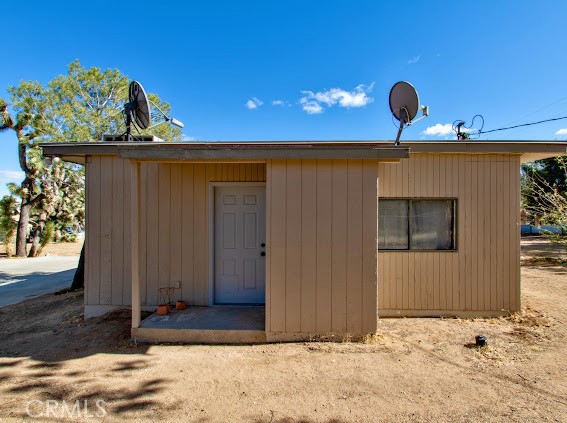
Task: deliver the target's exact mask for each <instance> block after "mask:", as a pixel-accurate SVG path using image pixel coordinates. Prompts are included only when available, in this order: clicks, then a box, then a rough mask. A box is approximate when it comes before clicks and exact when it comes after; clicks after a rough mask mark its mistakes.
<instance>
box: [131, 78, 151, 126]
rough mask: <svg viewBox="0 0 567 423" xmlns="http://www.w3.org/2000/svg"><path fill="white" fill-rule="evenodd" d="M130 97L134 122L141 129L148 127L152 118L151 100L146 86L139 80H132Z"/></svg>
mask: <svg viewBox="0 0 567 423" xmlns="http://www.w3.org/2000/svg"><path fill="white" fill-rule="evenodd" d="M128 99H129V100H130V103H129V104H130V112H131V113H132V117H133V118H134V122H136V125H137V126H138V127H139V128H140V129H147V128H148V127H149V126H150V125H151V124H152V120H151V117H150V102H149V101H148V96H147V95H146V91H144V87H142V84H140V83H139V82H138V81H132V82H130V87H129V88H128Z"/></svg>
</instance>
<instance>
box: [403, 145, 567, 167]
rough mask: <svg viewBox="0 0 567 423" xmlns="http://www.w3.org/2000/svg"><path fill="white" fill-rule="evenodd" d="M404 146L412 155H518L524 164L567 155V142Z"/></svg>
mask: <svg viewBox="0 0 567 423" xmlns="http://www.w3.org/2000/svg"><path fill="white" fill-rule="evenodd" d="M402 145H407V146H409V147H410V148H411V152H412V153H445V154H518V155H521V162H522V163H526V162H533V161H534V160H541V159H547V158H549V157H555V156H560V155H562V154H566V153H567V142H547V141H467V142H463V141H406V142H403V143H402Z"/></svg>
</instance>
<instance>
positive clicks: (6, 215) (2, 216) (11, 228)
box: [0, 195, 18, 257]
mask: <svg viewBox="0 0 567 423" xmlns="http://www.w3.org/2000/svg"><path fill="white" fill-rule="evenodd" d="M17 206H18V204H17V201H16V198H14V197H13V196H11V195H5V196H4V197H3V198H2V200H0V236H1V237H2V244H3V245H4V249H5V251H6V255H7V256H8V257H11V256H12V254H13V251H12V248H13V246H14V235H16V221H15V220H14V217H15V216H16V215H17V213H18V207H17Z"/></svg>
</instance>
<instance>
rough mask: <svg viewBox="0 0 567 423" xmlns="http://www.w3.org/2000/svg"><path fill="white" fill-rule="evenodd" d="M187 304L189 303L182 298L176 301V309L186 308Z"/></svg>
mask: <svg viewBox="0 0 567 423" xmlns="http://www.w3.org/2000/svg"><path fill="white" fill-rule="evenodd" d="M186 306H187V305H186V304H185V301H181V300H180V301H176V302H175V309H176V310H185V307H186Z"/></svg>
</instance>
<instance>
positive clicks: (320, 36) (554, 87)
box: [0, 0, 567, 195]
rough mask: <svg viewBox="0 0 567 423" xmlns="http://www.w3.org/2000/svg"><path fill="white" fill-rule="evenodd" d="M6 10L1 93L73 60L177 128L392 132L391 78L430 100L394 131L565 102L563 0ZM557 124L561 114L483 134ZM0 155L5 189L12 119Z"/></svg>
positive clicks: (510, 120)
mask: <svg viewBox="0 0 567 423" xmlns="http://www.w3.org/2000/svg"><path fill="white" fill-rule="evenodd" d="M5 12H6V13H5V14H4V15H3V16H2V18H1V19H2V29H3V34H4V41H3V46H4V54H3V55H2V59H1V60H0V96H1V97H4V98H6V97H7V93H6V87H7V86H9V85H15V84H17V83H18V82H19V81H20V80H38V81H40V82H42V83H47V82H48V81H49V80H51V79H53V78H54V77H56V76H57V75H59V74H61V73H65V72H66V67H67V65H68V64H69V63H70V62H72V61H73V60H75V59H79V60H80V62H81V63H82V64H83V66H86V67H91V66H97V67H101V68H109V67H110V68H118V69H119V70H120V71H121V72H123V73H124V74H126V75H128V76H129V77H130V78H132V79H136V80H139V81H140V82H142V84H143V85H144V87H145V88H146V90H147V91H149V92H156V93H158V94H159V95H160V96H161V97H162V98H163V99H165V100H167V101H169V102H170V103H171V105H172V110H173V115H174V116H175V117H177V118H178V119H180V120H182V121H183V122H184V123H185V125H186V126H185V129H184V134H185V136H186V138H187V139H197V140H206V141H215V140H335V139H353V140H356V139H376V140H391V139H393V138H395V135H396V128H395V127H394V125H393V123H392V120H391V116H390V112H389V107H388V93H389V90H390V87H391V86H392V85H393V84H394V83H395V82H397V81H400V80H407V81H410V82H411V83H412V84H413V85H414V86H415V87H416V88H417V90H418V92H419V95H420V100H421V103H422V104H424V105H428V106H429V107H430V116H429V117H428V118H427V119H424V120H422V121H420V122H418V123H416V124H415V125H414V126H412V127H409V128H408V129H406V130H405V131H404V134H403V137H402V140H404V139H405V140H410V139H417V140H419V139H435V140H442V139H446V138H451V137H452V133H447V132H446V129H447V126H446V125H447V124H450V123H452V122H453V121H454V120H456V119H462V120H465V121H467V124H470V121H471V119H472V117H473V116H474V115H476V114H481V115H483V116H484V119H485V126H484V129H485V130H488V129H493V128H499V127H503V126H509V125H514V124H519V123H525V122H531V121H536V120H541V119H547V118H552V117H559V116H566V115H567V78H566V77H565V74H566V69H567V30H566V29H565V28H566V27H565V16H567V2H565V1H560V0H556V1H548V2H532V1H498V2H495V1H474V2H464V1H463V2H454V1H452V2H450V1H437V2H425V1H420V2H412V1H409V2H388V3H387V4H386V2H379V1H351V2H345V1H285V2H284V1H280V2H275V1H254V2H252V1H241V2H235V1H230V2H229V1H226V2H224V1H208V2H204V1H200V2H179V3H167V2H162V3H160V2H155V1H153V2H144V1H137V2H105V1H96V2H63V1H60V2H55V1H54V2H44V1H41V2H39V1H26V2H11V3H10V6H9V7H8V8H5ZM428 128H429V129H428ZM562 129H563V130H564V131H561V130H562ZM566 138H567V120H563V121H558V122H554V123H548V124H543V125H537V126H533V127H529V128H522V129H516V130H510V131H503V132H497V133H494V134H487V135H486V136H483V137H481V139H503V140H508V139H514V140H516V139H517V140H530V139H537V140H554V139H566ZM0 153H1V154H0V195H2V194H4V193H5V192H6V190H5V188H4V185H5V183H6V182H7V180H14V178H17V177H18V173H17V171H18V170H19V167H18V162H17V150H16V138H15V136H14V134H13V132H7V133H3V134H0ZM18 182H19V181H18Z"/></svg>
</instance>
